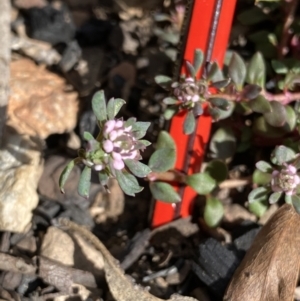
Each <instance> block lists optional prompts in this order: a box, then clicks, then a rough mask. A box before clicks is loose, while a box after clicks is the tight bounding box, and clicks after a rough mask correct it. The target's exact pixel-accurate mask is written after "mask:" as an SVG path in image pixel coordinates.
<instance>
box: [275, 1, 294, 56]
mask: <svg viewBox="0 0 300 301" xmlns="http://www.w3.org/2000/svg"><path fill="white" fill-rule="evenodd" d="M283 3H284V4H283V8H284V9H285V12H286V13H285V17H284V23H283V28H282V33H281V40H280V43H279V45H278V58H279V59H282V58H283V57H284V55H285V54H286V53H287V51H288V49H287V43H288V41H289V38H290V36H291V33H290V27H291V25H292V23H293V22H294V18H295V12H296V8H297V5H298V0H290V1H283Z"/></svg>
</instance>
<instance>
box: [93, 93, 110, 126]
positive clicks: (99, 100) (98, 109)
mask: <svg viewBox="0 0 300 301" xmlns="http://www.w3.org/2000/svg"><path fill="white" fill-rule="evenodd" d="M92 109H93V112H94V114H95V115H96V117H97V119H98V120H99V121H104V120H107V114H106V101H105V95H104V91H103V90H101V91H98V92H96V93H95V94H94V96H93V98H92Z"/></svg>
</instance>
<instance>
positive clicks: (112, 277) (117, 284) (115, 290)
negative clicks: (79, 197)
mask: <svg viewBox="0 0 300 301" xmlns="http://www.w3.org/2000/svg"><path fill="white" fill-rule="evenodd" d="M58 225H60V226H61V227H63V228H65V229H67V230H71V231H73V232H75V233H78V234H80V235H81V236H82V237H83V238H84V239H86V240H87V241H89V242H90V243H91V244H92V245H93V247H94V248H95V249H97V250H98V251H99V252H100V253H101V254H102V256H103V260H104V270H105V278H106V281H107V284H108V286H109V289H110V291H111V293H112V295H113V297H114V298H115V299H116V301H164V300H162V299H160V298H157V297H155V296H153V295H151V294H150V293H149V292H148V291H146V290H145V289H144V288H142V287H139V286H138V285H136V284H134V283H133V282H132V281H130V280H129V279H128V277H126V275H125V274H124V271H123V270H122V269H121V268H120V266H119V264H118V263H117V262H116V260H115V259H114V257H113V256H112V255H111V254H110V253H109V251H108V250H107V249H106V247H105V246H104V245H103V244H102V242H101V241H99V240H98V239H97V237H96V236H95V235H93V234H92V233H91V232H90V231H89V230H87V229H85V228H84V227H82V226H79V225H77V224H75V223H73V222H71V221H69V220H67V219H63V218H61V219H59V220H58ZM168 301H196V299H194V298H191V297H184V296H179V295H173V296H172V297H171V299H168Z"/></svg>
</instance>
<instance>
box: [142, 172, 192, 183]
mask: <svg viewBox="0 0 300 301" xmlns="http://www.w3.org/2000/svg"><path fill="white" fill-rule="evenodd" d="M185 178H186V175H184V174H183V173H181V172H179V171H176V170H169V171H166V172H150V173H149V175H148V176H147V179H148V181H150V182H153V181H163V182H176V183H185V182H186V181H185Z"/></svg>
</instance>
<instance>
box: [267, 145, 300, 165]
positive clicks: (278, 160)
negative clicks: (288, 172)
mask: <svg viewBox="0 0 300 301" xmlns="http://www.w3.org/2000/svg"><path fill="white" fill-rule="evenodd" d="M295 157H296V153H295V151H294V150H293V149H291V148H289V147H286V146H284V145H279V146H277V147H276V148H275V149H274V151H273V152H272V154H271V162H272V163H273V164H276V165H282V164H283V163H287V162H290V161H292V160H293V159H295Z"/></svg>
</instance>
